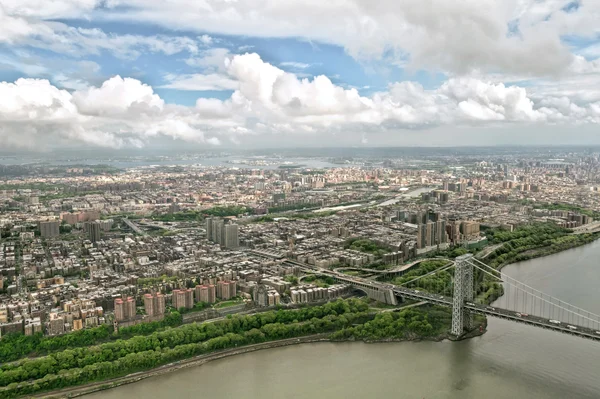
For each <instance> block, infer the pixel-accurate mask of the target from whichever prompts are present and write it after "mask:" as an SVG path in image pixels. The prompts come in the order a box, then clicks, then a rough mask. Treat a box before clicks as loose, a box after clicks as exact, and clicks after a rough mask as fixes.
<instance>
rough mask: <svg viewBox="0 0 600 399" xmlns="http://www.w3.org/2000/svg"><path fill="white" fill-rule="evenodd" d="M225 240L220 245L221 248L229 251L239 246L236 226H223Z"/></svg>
mask: <svg viewBox="0 0 600 399" xmlns="http://www.w3.org/2000/svg"><path fill="white" fill-rule="evenodd" d="M224 238H225V239H224V240H223V242H222V243H221V246H223V247H225V248H229V249H233V248H237V247H239V246H240V241H239V237H238V225H237V224H227V225H225V237H224Z"/></svg>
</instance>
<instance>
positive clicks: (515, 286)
mask: <svg viewBox="0 0 600 399" xmlns="http://www.w3.org/2000/svg"><path fill="white" fill-rule="evenodd" d="M469 263H470V262H469ZM471 265H472V266H473V267H475V268H477V269H479V270H481V271H482V272H484V273H486V274H488V275H490V276H492V277H494V278H498V277H497V276H494V275H493V274H492V273H490V272H488V271H487V270H484V269H482V268H481V267H479V266H477V265H473V264H471ZM500 281H502V282H504V283H506V284H508V285H510V286H511V287H514V288H516V289H518V290H520V291H521V292H524V293H526V294H527V295H530V296H531V297H533V298H537V299H539V300H541V301H543V302H546V303H549V304H550V305H552V306H555V307H556V308H557V309H562V310H564V311H566V312H567V313H572V314H574V315H577V316H578V317H581V318H583V319H587V320H589V321H591V322H593V323H596V324H599V323H600V320H595V319H592V318H590V317H588V316H585V315H583V314H580V313H577V312H574V311H573V310H571V309H567V308H564V307H562V306H560V305H559V304H556V303H553V302H550V301H548V300H546V299H545V298H542V297H539V296H537V295H535V294H533V293H531V292H528V291H525V290H524V289H522V288H521V287H518V286H517V285H514V284H511V283H509V282H507V281H503V280H501V279H500ZM561 302H562V301H561ZM565 303H566V302H565ZM586 312H587V311H586ZM592 315H593V314H592Z"/></svg>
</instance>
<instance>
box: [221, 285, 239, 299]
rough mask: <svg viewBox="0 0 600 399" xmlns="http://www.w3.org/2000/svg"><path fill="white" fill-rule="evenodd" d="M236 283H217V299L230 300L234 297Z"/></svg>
mask: <svg viewBox="0 0 600 399" xmlns="http://www.w3.org/2000/svg"><path fill="white" fill-rule="evenodd" d="M236 290H237V283H236V282H235V281H219V282H217V297H218V298H220V299H225V300H227V299H231V298H233V297H234V296H235V295H236Z"/></svg>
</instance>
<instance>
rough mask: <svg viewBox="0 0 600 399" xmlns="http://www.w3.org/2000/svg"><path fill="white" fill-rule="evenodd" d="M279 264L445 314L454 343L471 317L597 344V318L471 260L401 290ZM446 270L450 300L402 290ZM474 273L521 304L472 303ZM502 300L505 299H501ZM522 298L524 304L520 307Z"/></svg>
mask: <svg viewBox="0 0 600 399" xmlns="http://www.w3.org/2000/svg"><path fill="white" fill-rule="evenodd" d="M285 263H288V264H290V265H294V266H298V267H299V268H300V269H301V270H302V271H304V272H306V273H318V274H321V275H324V276H327V277H331V278H332V279H334V280H335V281H336V282H338V283H344V284H349V285H351V286H353V287H355V288H356V289H359V290H362V291H364V292H366V293H367V295H368V296H369V297H370V298H373V299H376V300H378V301H380V302H383V303H387V304H390V305H396V304H397V303H398V299H400V300H402V299H413V300H417V301H427V302H429V303H431V304H435V305H439V306H444V307H448V308H451V309H452V334H453V335H455V336H457V337H460V336H462V335H463V334H464V332H465V330H470V329H472V328H473V315H475V314H480V315H485V316H488V317H495V318H499V319H504V320H509V321H512V322H515V323H520V324H527V325H530V326H534V327H538V328H544V329H547V330H552V331H557V332H560V333H563V334H569V335H573V336H577V337H580V338H587V339H592V340H597V341H600V315H596V314H593V313H591V312H588V311H585V310H583V309H581V308H578V307H576V306H573V305H570V304H568V303H566V302H564V301H561V300H559V299H557V298H554V297H552V296H550V295H547V294H544V293H542V292H540V291H537V290H535V289H534V288H532V287H529V286H527V285H525V284H523V283H520V282H518V281H516V280H515V279H512V278H510V277H508V276H504V275H498V274H499V273H498V271H496V270H494V269H492V268H490V267H489V266H487V265H485V264H484V263H482V262H480V261H478V260H477V259H475V258H473V256H472V255H471V254H467V255H463V256H461V257H458V258H456V260H455V262H450V263H448V264H447V265H444V266H442V267H440V268H438V269H437V270H434V271H433V272H430V273H427V274H425V275H422V276H419V277H417V278H415V279H413V280H411V281H408V282H406V283H404V284H405V285H403V286H396V285H393V284H389V283H382V282H378V281H371V280H367V279H364V278H361V277H356V276H348V275H344V274H343V273H340V272H339V271H336V270H334V271H331V270H328V269H323V268H318V267H314V266H310V265H306V264H303V263H301V262H297V261H293V260H286V261H285ZM451 268H454V269H455V270H454V281H453V294H452V296H444V295H440V294H438V293H432V292H428V291H426V289H424V288H421V287H418V286H417V287H414V284H413V287H407V286H406V285H409V284H411V283H415V282H416V281H419V280H421V279H423V278H424V277H427V276H431V275H434V274H437V273H439V272H442V271H446V270H449V269H451ZM474 270H480V271H481V272H482V273H484V274H488V275H491V276H493V277H496V278H497V279H499V281H501V282H503V283H504V285H505V286H508V287H510V286H512V287H516V289H517V291H519V292H520V294H519V295H520V297H519V298H520V299H521V300H520V301H514V303H513V305H514V306H513V307H510V301H509V302H508V306H507V307H508V308H501V307H497V306H496V307H492V306H488V305H484V304H478V303H475V300H474V289H473V282H474V279H473V276H474V273H473V272H474ZM505 295H509V294H506V293H505ZM523 298H524V299H525V300H524V301H523ZM528 300H529V302H528Z"/></svg>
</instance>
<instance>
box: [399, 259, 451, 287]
mask: <svg viewBox="0 0 600 399" xmlns="http://www.w3.org/2000/svg"><path fill="white" fill-rule="evenodd" d="M451 267H454V262H450V264H447V265H444V266H442V267H440V268H439V269H435V270H434V271H431V272H429V273H427V274H423V275H422V276H419V277H417V278H414V279H412V280H410V281H407V282H405V283H402V284H400V287H402V286H405V285H406V284H410V283H412V282H414V281H417V280H419V279H422V278H423V277H427V276H430V275H432V274H435V273H440V272H443V271H446V270H448V269H450V268H451Z"/></svg>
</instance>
